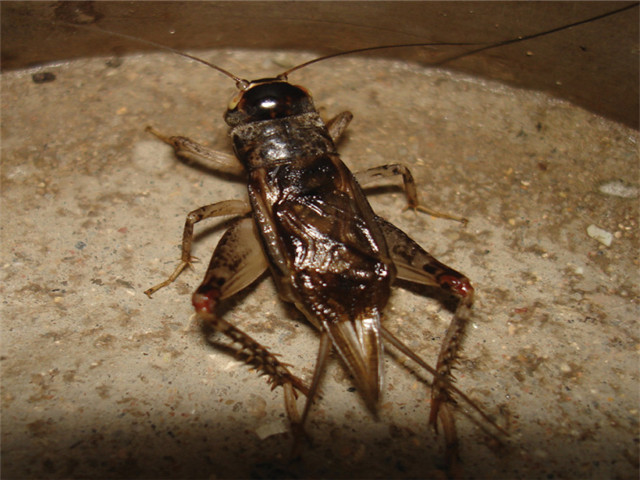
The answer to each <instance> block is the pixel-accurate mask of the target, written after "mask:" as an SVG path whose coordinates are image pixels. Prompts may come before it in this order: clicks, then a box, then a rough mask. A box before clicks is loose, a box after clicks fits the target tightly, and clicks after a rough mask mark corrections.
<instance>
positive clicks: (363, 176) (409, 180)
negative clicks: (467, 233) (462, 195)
mask: <svg viewBox="0 0 640 480" xmlns="http://www.w3.org/2000/svg"><path fill="white" fill-rule="evenodd" d="M354 175H355V176H356V179H357V180H358V182H359V183H360V185H362V186H363V187H366V186H367V185H369V184H371V183H373V182H374V181H376V180H377V179H379V178H387V177H394V176H398V175H401V176H402V184H403V188H404V193H405V195H406V196H407V208H411V209H413V210H417V211H419V212H422V213H427V214H429V215H432V216H434V217H440V218H448V219H450V220H455V221H456V222H461V223H464V224H466V223H467V222H468V220H467V219H466V218H463V217H458V216H456V215H451V214H448V213H443V212H438V211H436V210H432V209H430V208H428V207H425V206H424V205H422V204H421V203H420V199H419V197H418V189H417V188H416V182H415V180H414V179H413V175H412V174H411V171H410V170H409V169H408V168H407V166H406V165H402V164H401V163H393V164H389V165H381V166H379V167H374V168H369V169H368V170H362V171H360V172H356V173H355V174H354Z"/></svg>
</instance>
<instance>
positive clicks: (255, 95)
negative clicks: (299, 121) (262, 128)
mask: <svg viewBox="0 0 640 480" xmlns="http://www.w3.org/2000/svg"><path fill="white" fill-rule="evenodd" d="M315 111H316V109H315V107H314V105H313V100H312V99H311V95H310V94H309V92H308V91H307V90H306V89H304V88H303V87H300V86H297V85H292V84H290V83H289V82H287V81H286V80H283V79H281V78H263V79H260V80H254V81H252V82H250V83H249V84H248V85H247V86H246V87H245V88H243V89H241V90H240V91H239V92H238V93H237V94H236V95H235V96H234V97H233V98H232V99H231V101H230V102H229V106H228V108H227V111H226V113H225V115H224V120H225V122H227V124H228V125H229V126H230V127H235V126H237V125H242V124H247V123H252V122H260V121H263V120H274V119H278V118H286V117H290V116H292V115H298V114H302V113H311V112H315Z"/></svg>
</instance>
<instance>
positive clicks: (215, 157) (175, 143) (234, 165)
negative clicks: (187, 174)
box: [146, 127, 244, 175]
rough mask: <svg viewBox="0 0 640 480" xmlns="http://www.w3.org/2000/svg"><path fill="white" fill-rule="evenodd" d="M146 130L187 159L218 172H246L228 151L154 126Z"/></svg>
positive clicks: (235, 173)
mask: <svg viewBox="0 0 640 480" xmlns="http://www.w3.org/2000/svg"><path fill="white" fill-rule="evenodd" d="M146 131H147V132H149V133H151V134H153V135H155V136H156V137H158V138H159V139H160V140H162V141H163V142H164V143H166V144H168V145H171V146H172V147H173V150H174V151H175V153H176V155H177V156H178V157H180V158H184V159H187V160H194V161H196V162H198V163H201V164H204V165H206V166H208V167H210V168H212V169H213V170H216V171H218V172H224V173H230V174H232V175H241V174H242V173H243V172H244V169H243V168H242V165H240V162H238V159H237V158H236V157H234V156H233V155H229V154H228V153H222V152H218V151H216V150H212V149H211V148H209V147H206V146H204V145H202V144H200V143H197V142H194V141H193V140H191V139H190V138H187V137H178V136H168V135H164V134H162V133H160V132H158V131H157V130H156V129H155V128H153V127H147V128H146Z"/></svg>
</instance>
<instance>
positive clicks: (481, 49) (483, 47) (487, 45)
mask: <svg viewBox="0 0 640 480" xmlns="http://www.w3.org/2000/svg"><path fill="white" fill-rule="evenodd" d="M636 7H638V3H637V2H635V3H631V4H629V5H625V6H624V7H620V8H618V9H616V10H612V11H611V12H607V13H602V14H600V15H596V16H594V17H589V18H586V19H584V20H578V21H577V22H573V23H570V24H568V25H563V26H561V27H555V28H551V29H549V30H545V31H544V32H538V33H534V34H531V35H525V36H520V37H516V38H512V39H509V40H503V41H501V42H495V43H446V42H442V43H440V42H434V43H404V44H399V45H382V46H377V47H364V48H357V49H355V50H348V51H346V52H338V53H332V54H329V55H325V56H323V57H319V58H315V59H313V60H309V61H308V62H304V63H301V64H300V65H296V66H295V67H293V68H290V69H289V70H287V71H285V72H283V73H281V74H280V75H278V77H277V78H280V79H282V80H286V78H287V76H288V75H289V74H290V73H291V72H295V71H296V70H299V69H301V68H303V67H306V66H308V65H311V64H313V63H316V62H320V61H321V60H327V59H329V58H334V57H340V56H342V55H348V54H351V53H362V52H370V51H373V50H383V49H391V48H404V47H431V46H440V47H450V46H474V45H475V46H477V45H480V46H479V47H478V48H475V49H472V50H468V51H466V52H463V53H460V54H457V55H453V56H451V57H447V58H445V59H444V60H440V61H439V62H435V63H433V65H434V66H439V65H444V64H445V63H448V62H452V61H454V60H457V59H459V58H463V57H468V56H469V55H473V54H475V53H478V52H484V51H486V50H490V49H493V48H498V47H503V46H505V45H511V44H513V43H519V42H524V41H526V40H531V39H533V38H537V37H542V36H544V35H550V34H552V33H556V32H560V31H562V30H567V29H569V28H573V27H577V26H578V25H583V24H585V23H590V22H594V21H596V20H600V19H602V18H605V17H609V16H611V15H616V14H618V13H621V12H624V11H625V10H629V9H631V8H636Z"/></svg>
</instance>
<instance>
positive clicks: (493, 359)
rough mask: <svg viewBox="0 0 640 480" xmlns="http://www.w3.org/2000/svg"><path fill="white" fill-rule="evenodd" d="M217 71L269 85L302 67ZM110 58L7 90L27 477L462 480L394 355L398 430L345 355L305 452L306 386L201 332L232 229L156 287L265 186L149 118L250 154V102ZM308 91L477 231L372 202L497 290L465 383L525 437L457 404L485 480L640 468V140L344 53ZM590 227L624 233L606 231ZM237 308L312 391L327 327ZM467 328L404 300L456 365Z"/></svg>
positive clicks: (233, 305)
mask: <svg viewBox="0 0 640 480" xmlns="http://www.w3.org/2000/svg"><path fill="white" fill-rule="evenodd" d="M205 56H206V58H208V59H211V60H212V61H214V62H216V63H219V64H220V65H222V66H224V67H225V68H228V69H230V70H232V71H234V72H236V73H239V74H241V75H243V76H247V77H253V76H255V77H262V76H266V75H269V74H273V73H274V72H279V71H281V70H283V69H284V68H286V67H287V66H289V65H291V64H294V63H296V62H298V61H300V60H301V59H302V56H299V55H293V54H272V55H269V56H266V55H265V54H264V53H253V54H252V53H242V54H239V53H229V52H222V53H211V54H206V55H205ZM115 63H116V64H117V63H118V62H115ZM110 65H111V66H110ZM110 65H107V64H106V63H105V60H104V59H102V60H100V59H99V60H91V61H82V62H78V63H75V64H72V65H61V66H57V67H50V68H48V69H47V70H48V71H51V72H54V73H55V74H56V76H57V78H56V80H55V81H54V82H51V83H44V84H36V83H34V82H33V81H32V79H31V73H32V72H14V73H10V74H5V75H3V77H2V112H3V119H2V251H1V254H2V258H1V260H2V261H1V266H2V283H1V288H2V296H3V309H2V345H1V355H2V357H1V358H2V363H1V365H2V476H3V477H4V478H20V477H22V478H43V477H48V478H62V477H65V478H69V477H91V478H98V477H110V478H134V477H139V478H142V477H147V478H149V477H165V478H193V477H206V478H223V477H275V476H280V477H398V478H399V477H416V476H419V477H424V476H430V475H432V474H434V475H437V474H439V473H440V472H438V468H439V467H440V466H441V465H442V454H443V448H442V441H441V440H442V439H441V438H438V437H436V436H435V435H434V434H433V432H432V431H430V430H429V429H428V428H427V413H428V386H427V385H426V384H425V383H424V382H422V381H421V380H420V378H421V377H416V376H414V375H412V374H411V371H410V370H409V369H408V368H407V367H409V368H410V365H409V364H407V367H405V366H403V361H402V360H400V361H399V362H398V361H397V360H396V359H394V357H389V358H388V359H387V362H386V369H387V370H386V375H387V378H386V389H385V393H384V397H383V399H382V405H381V409H380V418H379V419H378V420H375V419H374V418H372V417H371V415H370V414H369V413H368V412H367V410H366V408H365V407H364V404H363V403H362V401H361V400H360V399H359V397H358V395H357V393H355V392H353V391H351V390H350V387H351V386H352V383H351V382H350V380H349V378H348V375H347V374H346V373H345V372H344V370H343V369H342V366H341V365H340V364H339V362H338V361H337V360H334V362H333V363H332V365H331V368H330V370H329V373H328V375H327V376H326V377H325V381H324V384H323V397H322V399H321V401H319V402H318V403H317V404H316V406H315V408H314V410H313V412H312V416H311V419H310V422H309V423H308V431H309V433H310V434H311V435H312V437H313V439H314V445H313V447H312V448H308V449H307V450H306V451H305V453H304V457H303V460H302V461H298V462H294V463H291V462H289V461H288V460H287V458H288V451H289V448H290V442H291V437H290V436H289V435H288V434H286V433H282V434H278V432H283V431H285V416H284V411H283V405H282V399H281V392H280V391H279V390H276V391H273V392H272V391H270V390H269V387H268V386H267V384H266V383H265V381H264V379H261V378H259V377H258V376H257V375H256V374H255V372H253V371H251V370H249V369H248V368H246V367H244V366H243V365H242V364H241V363H240V362H238V361H236V360H234V358H233V357H231V356H229V355H227V354H226V353H225V352H224V351H222V350H220V349H217V348H215V347H213V346H211V345H209V344H208V343H207V342H206V341H205V339H204V338H203V335H202V333H201V332H200V331H199V329H198V327H197V326H196V325H194V323H193V321H192V319H191V312H192V309H191V306H190V293H191V292H192V290H193V289H194V288H195V287H196V286H197V284H198V283H199V280H200V279H201V277H202V275H203V274H204V269H205V265H206V263H207V262H208V256H209V255H210V252H211V251H212V248H213V246H214V245H215V242H216V241H217V239H218V238H219V236H220V235H221V233H222V231H223V229H224V221H222V222H216V221H212V222H210V223H208V224H207V225H206V226H200V228H198V235H197V244H196V247H195V252H194V253H195V255H196V256H198V257H200V258H201V259H202V263H200V264H197V265H196V268H195V271H187V272H185V273H184V274H183V275H182V276H181V277H180V278H179V279H178V281H176V283H175V284H174V285H172V286H170V287H168V288H166V289H164V290H162V291H160V292H158V293H157V294H156V295H155V296H154V298H153V299H152V300H149V299H148V298H146V297H145V296H144V294H143V293H142V292H143V290H144V289H146V288H148V287H149V286H151V285H152V284H155V283H157V282H158V281H159V280H162V279H164V278H165V276H166V275H167V274H168V273H170V271H171V270H172V269H173V268H174V266H175V262H176V260H177V258H178V256H179V249H178V244H179V240H180V235H181V230H182V225H183V221H184V217H185V215H186V213H187V212H188V211H190V210H192V209H194V208H196V207H198V206H201V205H204V204H207V203H212V202H215V201H218V200H223V199H229V198H242V197H243V195H244V187H243V185H242V184H241V183H237V182H236V183H234V182H231V181H229V180H230V179H228V178H225V177H221V176H216V175H211V174H210V172H207V171H206V170H205V169H202V168H195V167H194V166H190V165H186V164H184V163H181V162H179V161H177V160H175V158H174V157H173V155H172V152H171V150H170V149H169V148H168V147H166V146H165V145H163V144H162V143H161V142H159V141H156V140H155V139H154V138H153V137H151V136H149V135H148V134H145V132H144V127H145V126H146V125H149V124H151V125H154V126H155V127H156V128H157V129H159V130H161V131H164V132H167V133H170V134H182V135H187V136H190V137H192V138H194V139H197V140H200V141H203V142H209V143H210V144H212V145H215V146H216V147H217V148H219V149H222V150H227V151H228V150H229V146H228V144H227V139H226V129H225V126H224V124H223V121H222V119H221V115H222V113H223V110H224V108H225V106H226V103H227V101H228V99H229V97H230V96H231V95H232V94H233V91H234V90H233V85H232V84H231V82H229V81H228V80H227V79H225V78H224V77H221V76H219V75H218V74H217V73H215V72H211V71H209V70H207V69H205V68H203V67H202V66H199V65H194V64H191V63H189V62H186V61H185V60H184V59H181V58H178V57H174V56H168V57H167V56H164V55H155V56H147V57H136V58H127V59H125V60H124V62H123V63H122V64H121V65H120V66H115V65H114V62H110ZM291 80H292V81H293V82H295V83H300V84H303V85H305V86H307V87H309V88H310V89H311V90H312V92H313V93H314V94H315V98H316V102H317V104H318V105H319V106H321V107H322V108H323V113H324V114H326V116H327V117H329V116H332V115H335V114H336V113H338V112H340V111H341V110H344V109H350V110H352V112H353V113H354V115H355V119H354V121H353V123H352V125H351V127H350V129H349V134H348V136H347V138H345V140H344V141H343V142H342V143H341V145H340V149H341V151H342V153H343V157H344V159H345V161H346V162H347V164H349V165H350V166H351V167H352V168H353V169H354V170H357V169H362V168H366V167H369V166H376V165H380V164H385V163H389V162H397V161H402V162H405V163H407V164H409V165H410V166H411V168H412V170H413V173H414V175H415V177H416V179H417V181H418V183H419V186H420V188H421V192H422V195H423V199H424V201H425V203H427V204H428V205H430V206H432V207H434V208H436V209H442V210H446V211H450V212H454V213H458V214H461V215H464V216H466V217H467V218H469V219H470V223H469V225H468V226H467V227H466V228H464V227H461V226H460V225H459V224H457V223H455V222H450V221H445V220H440V219H433V218H430V217H428V216H424V215H416V214H415V213H413V212H402V208H403V206H404V198H403V196H402V194H401V193H400V191H399V190H398V189H376V190H374V191H373V192H372V193H373V195H372V196H371V202H372V205H373V206H374V208H375V209H376V210H377V211H378V212H379V213H380V214H381V215H383V216H384V217H386V218H388V219H390V220H392V221H393V222H394V223H395V224H396V225H397V226H399V227H400V228H402V229H404V230H405V231H407V232H408V233H409V234H410V235H411V236H412V237H413V238H414V239H415V240H417V241H418V242H419V243H421V244H422V245H424V246H425V247H426V248H427V249H428V250H429V251H431V252H432V253H434V254H435V255H436V256H438V257H439V258H440V259H441V260H443V261H445V262H447V263H448V264H450V265H451V266H453V267H455V268H457V269H459V270H461V271H463V272H465V273H466V274H467V275H468V276H469V277H470V278H471V279H472V281H473V282H474V285H475V287H476V289H477V295H478V296H477V304H476V311H475V319H474V323H473V324H472V325H470V328H469V331H468V335H467V338H466V341H465V343H464V347H465V350H464V357H463V359H462V362H461V364H460V370H459V373H458V377H459V387H460V388H462V389H463V390H464V391H465V392H467V393H468V394H469V395H470V396H471V397H472V398H474V399H476V400H477V401H478V402H480V403H481V404H482V405H483V408H484V409H485V410H486V411H487V412H488V413H489V414H490V415H492V416H494V417H495V418H496V419H497V421H498V422H499V423H500V424H501V425H504V426H505V428H506V429H507V430H508V431H509V432H510V436H509V437H508V438H505V439H502V441H503V445H502V446H500V445H499V442H498V441H497V440H496V439H494V438H492V437H491V436H490V435H488V434H487V432H486V431H484V430H483V429H481V428H479V426H478V425H477V423H475V422H473V421H472V420H471V419H470V418H469V417H468V416H466V415H465V414H464V412H463V411H461V410H460V411H458V414H457V417H458V424H459V430H460V437H461V441H462V459H463V465H464V467H465V471H466V474H467V475H468V476H469V477H472V478H483V477H492V478H556V479H558V478H594V479H595V478H637V476H638V399H639V398H638V385H639V384H638V348H639V335H638V326H637V320H638V247H639V241H638V188H639V185H640V182H639V178H638V165H639V164H638V146H637V142H638V132H636V131H633V130H629V129H627V128H625V127H622V126H620V125H616V124H613V123H610V122H607V121H604V120H602V119H600V118H598V117H597V116H595V115H593V114H591V113H589V112H586V111H583V110H580V109H577V108H575V107H572V106H571V105H568V104H566V103H562V102H559V101H556V100H553V99H550V98H548V97H545V96H542V95H539V94H536V93H531V92H514V91H510V90H507V89H506V88H503V87H501V86H499V85H496V84H482V83H477V82H474V81H471V80H470V79H466V78H459V77H453V76H450V75H449V74H446V73H442V72H433V71H429V70H427V71H425V70H423V69H421V68H417V67H409V66H406V65H402V64H396V63H391V62H387V61H363V60H357V59H354V58H351V59H340V60H339V59H336V60H335V61H332V62H326V63H324V64H319V65H316V66H314V67H313V68H309V69H307V70H303V71H301V72H299V74H295V75H293V76H292V79H291ZM591 225H595V226H597V227H598V228H600V229H602V230H604V231H605V232H608V233H609V234H611V237H610V238H608V237H607V235H606V233H605V234H600V237H598V235H597V231H594V229H593V227H592V228H591V229H590V230H589V231H590V233H591V235H595V236H596V237H598V238H600V239H598V238H593V237H592V236H589V234H588V233H587V230H588V228H589V227H590V226H591ZM594 232H595V233H594ZM603 235H604V237H603ZM607 240H610V245H609V246H605V245H604V244H603V243H601V242H606V241H607ZM225 315H226V318H227V319H229V320H232V321H233V322H235V323H237V324H238V325H240V326H242V328H244V329H245V330H246V331H247V332H248V333H250V334H251V335H254V336H255V337H256V338H257V339H259V341H261V342H262V343H264V344H266V345H269V346H273V348H274V350H275V351H276V352H278V353H281V354H282V359H283V360H284V361H285V362H288V363H291V364H292V365H294V368H295V371H297V372H298V373H299V374H300V375H302V376H304V377H305V378H307V379H309V378H310V376H311V373H312V368H313V361H314V359H315V354H316V348H317V342H318V335H317V333H316V332H315V331H313V330H312V329H311V327H309V326H308V325H307V324H306V322H305V321H304V319H303V318H302V317H301V316H300V315H299V314H298V313H296V311H295V310H294V309H292V308H290V307H287V306H285V305H283V304H282V303H281V302H280V301H279V300H278V299H277V296H276V293H275V289H274V286H273V284H272V281H271V280H270V279H268V278H264V279H263V280H262V281H260V282H259V283H258V284H257V285H255V286H254V287H252V288H250V289H248V290H247V291H246V292H243V293H242V294H241V295H239V296H238V297H237V298H235V299H234V300H233V301H231V302H229V303H228V308H225ZM449 318H450V312H449V311H448V310H447V309H446V307H445V305H444V304H443V303H442V299H441V298H439V297H437V296H436V297H435V298H434V295H433V292H432V291H428V290H423V289H412V290H411V291H407V290H403V289H396V290H395V292H394V295H393V297H392V299H391V303H390V306H389V308H388V311H387V316H386V319H385V324H386V325H387V326H388V327H389V328H390V329H391V330H392V331H394V332H396V333H397V335H398V336H399V337H401V338H403V339H404V340H405V341H407V342H408V344H409V345H410V346H411V347H412V348H413V349H414V350H415V351H416V352H418V353H419V354H420V355H422V356H424V357H425V358H427V359H429V360H430V361H434V360H435V357H436V354H437V349H438V346H439V344H440V341H441V338H442V335H443V333H444V330H445V328H446V322H447V321H448V319H449Z"/></svg>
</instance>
